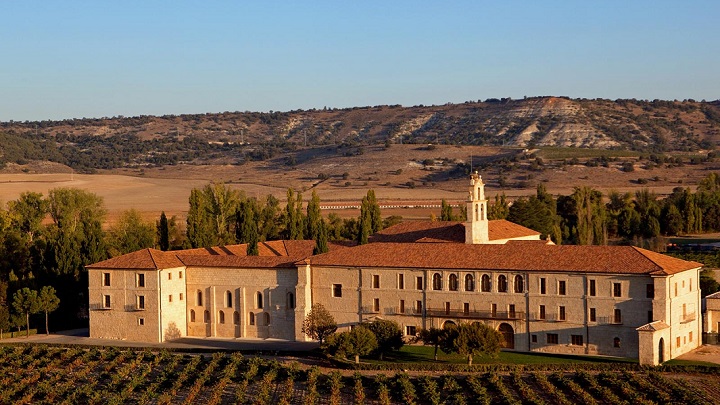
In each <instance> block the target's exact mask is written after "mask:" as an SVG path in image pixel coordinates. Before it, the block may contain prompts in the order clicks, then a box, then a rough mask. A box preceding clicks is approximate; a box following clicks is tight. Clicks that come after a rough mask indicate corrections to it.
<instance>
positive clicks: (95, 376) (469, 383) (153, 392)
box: [0, 345, 720, 405]
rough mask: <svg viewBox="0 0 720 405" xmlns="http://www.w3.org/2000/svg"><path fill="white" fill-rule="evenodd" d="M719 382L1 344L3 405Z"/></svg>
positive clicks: (411, 397)
mask: <svg viewBox="0 0 720 405" xmlns="http://www.w3.org/2000/svg"><path fill="white" fill-rule="evenodd" d="M416 374H417V375H416ZM719 382H720V376H718V374H716V373H706V374H694V373H683V372H676V373H667V372H660V371H657V370H655V371H653V370H646V369H640V368H636V369H633V368H632V367H619V368H618V369H613V368H612V365H610V366H609V367H605V370H601V371H598V370H590V369H586V368H583V367H582V366H580V365H572V366H568V365H564V366H562V367H557V368H556V369H553V368H552V367H545V368H543V367H537V368H532V367H522V366H520V367H514V368H512V369H509V370H505V369H502V371H489V372H487V371H485V372H478V373H465V374H458V375H451V374H445V373H434V374H428V373H413V375H408V374H407V373H402V372H401V373H394V372H392V374H391V373H388V374H379V373H377V372H368V371H366V372H364V373H363V374H361V373H359V372H353V371H351V370H340V371H338V370H334V371H321V369H320V368H318V367H307V366H301V365H300V364H299V363H297V362H286V363H280V362H278V361H275V360H268V359H263V358H258V357H244V356H242V355H241V354H239V353H233V354H228V353H215V354H212V355H197V354H179V353H171V352H168V351H161V352H150V351H147V350H145V351H143V350H119V349H115V348H108V349H99V348H92V349H85V348H79V347H75V348H57V347H46V346H40V345H35V346H0V403H3V404H6V403H13V404H30V403H32V404H36V403H38V404H56V403H57V404H77V403H89V404H125V403H131V404H258V405H260V404H279V405H282V404H353V403H354V404H576V403H585V404H671V403H673V404H709V403H717V401H718V398H720V384H719Z"/></svg>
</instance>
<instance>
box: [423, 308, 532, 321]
mask: <svg viewBox="0 0 720 405" xmlns="http://www.w3.org/2000/svg"><path fill="white" fill-rule="evenodd" d="M427 316H436V317H446V318H466V319H504V320H523V319H525V312H520V311H514V312H512V311H452V310H450V311H448V310H446V309H444V308H443V309H437V308H428V310H427Z"/></svg>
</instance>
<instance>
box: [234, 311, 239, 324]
mask: <svg viewBox="0 0 720 405" xmlns="http://www.w3.org/2000/svg"><path fill="white" fill-rule="evenodd" d="M233 323H234V324H235V325H240V312H238V311H235V313H233Z"/></svg>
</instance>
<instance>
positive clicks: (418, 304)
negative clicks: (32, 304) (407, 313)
mask: <svg viewBox="0 0 720 405" xmlns="http://www.w3.org/2000/svg"><path fill="white" fill-rule="evenodd" d="M415 313H416V314H422V301H415Z"/></svg>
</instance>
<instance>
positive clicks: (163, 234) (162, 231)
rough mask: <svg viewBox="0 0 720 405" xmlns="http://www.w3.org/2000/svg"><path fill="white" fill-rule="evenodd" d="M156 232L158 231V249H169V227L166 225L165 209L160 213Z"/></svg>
mask: <svg viewBox="0 0 720 405" xmlns="http://www.w3.org/2000/svg"><path fill="white" fill-rule="evenodd" d="M157 233H158V246H159V247H160V250H162V251H166V250H169V249H170V228H169V227H168V220H167V216H165V211H163V212H162V213H160V220H159V221H158V224H157Z"/></svg>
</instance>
